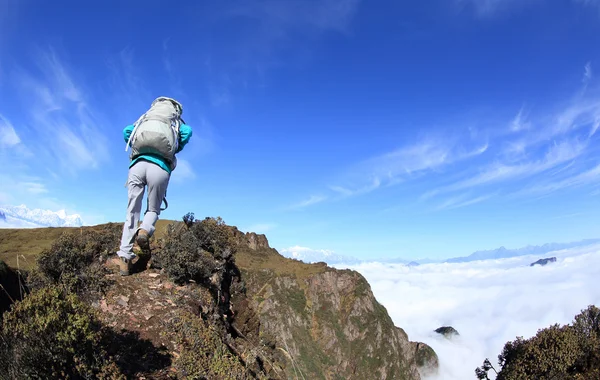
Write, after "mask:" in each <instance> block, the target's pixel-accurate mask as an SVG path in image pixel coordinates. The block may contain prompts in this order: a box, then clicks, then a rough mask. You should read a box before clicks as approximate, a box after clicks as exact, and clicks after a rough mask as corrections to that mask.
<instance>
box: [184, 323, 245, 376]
mask: <svg viewBox="0 0 600 380" xmlns="http://www.w3.org/2000/svg"><path fill="white" fill-rule="evenodd" d="M174 327H175V331H176V333H177V338H176V339H177V343H178V344H180V345H181V353H180V356H179V357H178V358H177V359H176V361H175V367H176V368H177V370H178V371H179V372H180V373H181V374H182V375H183V376H185V377H187V378H190V379H247V378H252V377H253V376H251V375H250V374H249V373H247V371H246V369H245V368H244V365H243V364H242V363H241V362H240V360H239V359H238V358H237V356H236V355H235V354H234V353H232V352H231V350H230V349H229V347H228V346H227V345H226V344H224V343H223V341H222V340H221V338H220V336H219V333H218V332H216V331H214V330H213V329H212V328H211V327H210V326H209V325H208V324H207V323H206V322H205V321H203V320H202V319H200V318H198V317H196V316H194V315H192V314H189V313H184V314H181V315H180V317H179V319H178V320H177V321H176V322H175V326H174Z"/></svg>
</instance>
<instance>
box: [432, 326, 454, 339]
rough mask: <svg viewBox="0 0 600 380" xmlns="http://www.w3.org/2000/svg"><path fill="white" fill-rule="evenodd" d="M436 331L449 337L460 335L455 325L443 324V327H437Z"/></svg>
mask: <svg viewBox="0 0 600 380" xmlns="http://www.w3.org/2000/svg"><path fill="white" fill-rule="evenodd" d="M435 332H436V333H438V334H441V335H443V336H444V337H446V338H448V339H450V338H452V337H455V336H459V335H460V334H459V333H458V331H456V330H455V329H454V327H452V326H442V327H439V328H437V329H435Z"/></svg>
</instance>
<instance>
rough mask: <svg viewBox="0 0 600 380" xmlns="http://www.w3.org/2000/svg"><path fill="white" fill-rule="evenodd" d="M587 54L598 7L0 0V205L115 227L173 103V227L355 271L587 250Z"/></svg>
mask: <svg viewBox="0 0 600 380" xmlns="http://www.w3.org/2000/svg"><path fill="white" fill-rule="evenodd" d="M424 3H426V4H424ZM58 4H61V5H58ZM598 46H600V1H596V0H562V1H544V0H519V1H517V0H485V1H475V0H456V1H453V0H445V1H442V0H432V1H428V2H417V1H403V2H398V1H378V2H366V1H360V0H322V1H316V0H315V1H313V0H302V1H301V0H291V1H283V0H256V1H239V0H238V1H228V2H223V1H202V2H196V1H181V2H178V4H177V5H174V3H165V2H159V1H144V2H142V1H128V2H119V1H114V0H111V1H89V2H83V1H60V2H58V3H56V2H49V1H41V0H40V1H33V0H30V1H16V0H0V203H4V204H14V205H18V204H22V203H24V204H26V205H27V206H29V207H31V208H34V207H40V208H45V209H52V210H58V209H63V208H66V209H67V211H68V212H71V213H79V214H81V215H82V217H83V218H84V220H85V221H86V222H87V223H90V224H95V223H102V222H107V221H116V222H118V221H122V220H123V219H124V217H125V215H124V213H125V203H126V189H125V187H124V183H125V180H126V177H127V164H128V156H127V153H126V152H125V151H124V148H125V147H124V145H125V144H124V142H123V140H122V129H123V128H124V127H125V126H126V125H127V124H129V123H132V122H134V121H135V120H136V119H137V117H138V116H139V115H140V114H141V113H142V112H144V111H145V110H146V109H147V107H148V106H149V104H150V102H151V101H152V100H153V99H154V98H156V97H158V96H171V97H174V98H176V99H178V100H180V101H181V102H182V103H183V105H184V118H185V120H186V121H187V122H188V124H190V125H191V127H192V128H193V129H194V136H193V138H192V140H191V142H190V144H189V145H188V147H186V149H185V151H184V152H182V153H181V154H180V155H179V167H178V168H177V169H176V171H175V172H174V174H173V177H172V179H171V185H170V187H169V192H168V198H169V204H170V207H169V209H168V210H167V211H165V212H164V213H163V215H162V217H163V218H170V219H179V218H180V217H181V216H182V215H183V214H185V213H186V212H188V211H193V212H195V214H196V216H197V217H204V216H221V217H223V218H224V219H225V221H226V222H227V223H229V224H232V225H236V226H238V227H239V228H240V229H242V230H253V231H256V232H261V233H266V234H267V236H268V238H269V240H270V242H271V245H272V246H274V247H276V248H278V249H283V248H287V247H291V246H296V245H298V246H303V247H309V248H311V249H317V250H321V249H322V250H332V251H335V252H336V253H338V254H345V255H353V256H357V257H361V258H369V257H404V258H422V257H432V258H441V257H451V256H457V255H466V254H469V253H471V252H473V251H475V250H479V249H487V248H495V247H498V246H500V245H505V246H507V247H511V248H513V247H520V246H523V245H527V244H542V243H546V242H554V241H557V242H558V241H561V242H562V241H573V240H579V239H583V238H590V237H597V236H599V232H598V227H599V225H600V223H599V222H600V218H599V217H598V210H599V206H600V149H599V146H600V145H599V144H598V142H599V141H598V139H599V135H600V133H596V132H597V129H598V126H599V124H600V87H599V84H600V82H599V80H598V78H597V75H596V74H595V72H596V68H597V67H600V50H599V49H598ZM598 70H600V69H598Z"/></svg>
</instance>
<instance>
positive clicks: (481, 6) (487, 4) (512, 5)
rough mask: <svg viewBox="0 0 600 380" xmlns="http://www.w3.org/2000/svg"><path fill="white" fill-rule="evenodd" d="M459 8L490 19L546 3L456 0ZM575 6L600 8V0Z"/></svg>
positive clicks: (534, 0) (575, 0)
mask: <svg viewBox="0 0 600 380" xmlns="http://www.w3.org/2000/svg"><path fill="white" fill-rule="evenodd" d="M455 1H456V4H458V6H459V7H461V8H465V7H469V8H472V9H473V10H474V11H475V13H476V14H477V15H478V16H480V17H490V16H493V15H496V14H498V13H501V12H506V11H509V10H512V9H518V8H520V7H525V6H530V5H531V6H533V5H540V6H543V5H544V3H546V2H545V1H543V0H455ZM571 2H572V3H574V4H581V5H583V6H593V7H600V1H599V0H571Z"/></svg>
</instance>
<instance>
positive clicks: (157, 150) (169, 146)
mask: <svg viewBox="0 0 600 380" xmlns="http://www.w3.org/2000/svg"><path fill="white" fill-rule="evenodd" d="M182 113H183V107H182V106H181V104H180V103H179V102H178V101H176V100H175V99H171V98H167V97H164V96H161V97H159V98H157V99H156V100H154V101H153V102H152V105H151V106H150V109H149V110H148V111H147V112H146V113H144V114H143V115H142V116H140V118H139V119H138V120H137V121H136V122H135V124H134V125H133V131H132V132H131V136H130V137H129V141H127V146H126V147H125V151H127V150H128V149H129V147H131V154H130V158H131V159H134V158H135V157H137V156H139V155H141V154H154V155H158V156H161V157H163V158H164V159H165V160H167V162H168V163H169V165H170V167H171V170H173V169H175V166H177V160H176V158H175V153H176V152H177V148H178V147H179V126H180V125H181V123H183V119H182V118H181V114H182Z"/></svg>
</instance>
